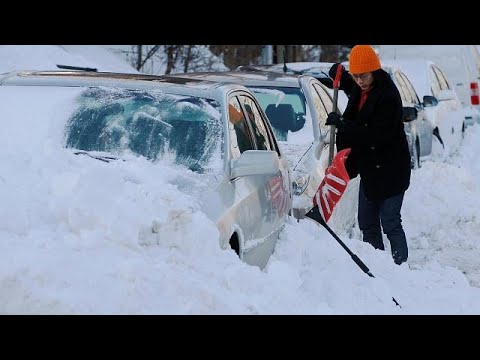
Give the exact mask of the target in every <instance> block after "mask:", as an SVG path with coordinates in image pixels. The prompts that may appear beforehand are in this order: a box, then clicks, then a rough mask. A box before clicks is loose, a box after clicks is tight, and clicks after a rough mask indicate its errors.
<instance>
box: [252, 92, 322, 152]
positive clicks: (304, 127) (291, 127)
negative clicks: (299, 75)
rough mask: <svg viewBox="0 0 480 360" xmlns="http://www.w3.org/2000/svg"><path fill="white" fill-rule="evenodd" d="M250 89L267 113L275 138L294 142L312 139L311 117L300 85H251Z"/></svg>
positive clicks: (302, 142)
mask: <svg viewBox="0 0 480 360" xmlns="http://www.w3.org/2000/svg"><path fill="white" fill-rule="evenodd" d="M250 90H252V91H253V92H254V94H255V98H256V99H257V101H258V103H259V104H260V106H261V107H262V110H263V111H264V112H265V114H266V115H267V117H268V120H269V122H270V125H271V127H272V129H273V132H274V134H275V137H276V139H277V140H279V141H288V142H290V143H296V144H304V143H311V142H312V141H313V129H312V123H311V118H310V117H309V116H310V114H309V112H308V109H307V102H306V98H305V95H304V93H303V92H302V90H301V88H300V87H298V88H296V87H295V88H293V87H272V86H262V87H259V86H255V87H253V86H252V87H250ZM307 120H310V121H307Z"/></svg>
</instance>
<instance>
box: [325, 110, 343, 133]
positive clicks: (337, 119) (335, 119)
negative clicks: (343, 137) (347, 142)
mask: <svg viewBox="0 0 480 360" xmlns="http://www.w3.org/2000/svg"><path fill="white" fill-rule="evenodd" d="M325 125H335V127H336V128H337V129H338V130H343V127H344V126H345V124H344V123H343V121H342V117H341V115H340V114H338V113H336V112H331V113H330V114H328V117H327V121H326V122H325Z"/></svg>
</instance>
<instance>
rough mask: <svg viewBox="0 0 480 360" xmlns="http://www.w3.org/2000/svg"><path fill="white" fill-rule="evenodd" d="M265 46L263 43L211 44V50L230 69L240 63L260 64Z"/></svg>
mask: <svg viewBox="0 0 480 360" xmlns="http://www.w3.org/2000/svg"><path fill="white" fill-rule="evenodd" d="M262 48H263V46H261V45H210V50H211V51H212V52H213V53H214V54H215V55H217V56H223V61H224V64H225V66H226V67H228V68H229V69H235V68H236V67H237V66H239V65H252V64H258V62H259V60H260V55H261V53H262Z"/></svg>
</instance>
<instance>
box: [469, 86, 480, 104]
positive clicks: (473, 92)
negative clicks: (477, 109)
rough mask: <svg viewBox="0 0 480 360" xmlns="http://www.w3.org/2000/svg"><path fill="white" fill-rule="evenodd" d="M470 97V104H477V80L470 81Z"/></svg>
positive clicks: (478, 100) (479, 101) (479, 100)
mask: <svg viewBox="0 0 480 360" xmlns="http://www.w3.org/2000/svg"><path fill="white" fill-rule="evenodd" d="M470 98H471V101H472V105H479V104H480V99H479V94H478V83H477V82H471V83H470Z"/></svg>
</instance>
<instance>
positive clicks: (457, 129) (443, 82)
mask: <svg viewBox="0 0 480 360" xmlns="http://www.w3.org/2000/svg"><path fill="white" fill-rule="evenodd" d="M429 69H430V70H429V75H430V81H431V84H432V86H431V89H432V95H433V96H435V97H436V98H437V100H438V104H437V106H435V107H434V108H433V109H435V111H436V114H435V115H436V117H437V126H438V129H439V133H440V136H441V137H442V139H443V141H444V143H445V144H446V145H447V146H449V147H451V148H452V150H453V149H454V148H458V146H460V143H461V140H462V135H463V130H464V127H463V122H464V115H463V111H462V107H461V104H460V101H459V99H458V97H457V95H456V94H455V92H454V91H453V89H452V88H451V87H450V84H449V82H448V81H447V78H446V77H445V74H444V73H443V72H442V70H440V68H438V67H437V66H435V65H433V64H431V65H430V67H429Z"/></svg>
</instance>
